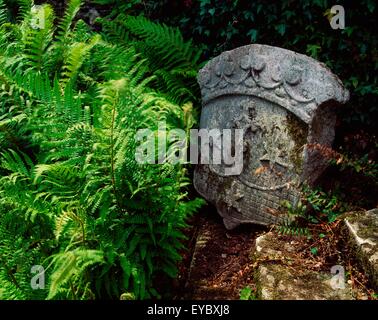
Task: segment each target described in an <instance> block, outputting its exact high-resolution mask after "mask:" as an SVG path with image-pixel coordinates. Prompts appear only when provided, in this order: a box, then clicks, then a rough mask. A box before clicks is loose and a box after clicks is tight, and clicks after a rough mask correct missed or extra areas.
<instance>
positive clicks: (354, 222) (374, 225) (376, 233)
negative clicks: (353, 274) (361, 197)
mask: <svg viewBox="0 0 378 320" xmlns="http://www.w3.org/2000/svg"><path fill="white" fill-rule="evenodd" d="M344 222H345V226H346V231H347V235H348V239H349V245H350V246H351V247H352V249H354V252H355V255H356V257H357V259H358V260H359V262H360V263H361V266H362V268H363V269H364V271H365V273H366V274H367V275H368V277H369V278H370V281H371V284H372V286H373V287H374V289H375V290H377V291H378V209H373V210H370V211H362V212H355V213H351V214H349V215H348V217H347V218H345V220H344Z"/></svg>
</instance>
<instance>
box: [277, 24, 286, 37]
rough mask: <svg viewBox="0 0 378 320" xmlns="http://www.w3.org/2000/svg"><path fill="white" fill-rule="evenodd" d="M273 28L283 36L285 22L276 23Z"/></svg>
mask: <svg viewBox="0 0 378 320" xmlns="http://www.w3.org/2000/svg"><path fill="white" fill-rule="evenodd" d="M275 29H276V30H277V31H278V33H279V34H280V35H281V36H283V35H284V34H285V31H286V24H284V23H281V24H279V25H277V26H276V27H275Z"/></svg>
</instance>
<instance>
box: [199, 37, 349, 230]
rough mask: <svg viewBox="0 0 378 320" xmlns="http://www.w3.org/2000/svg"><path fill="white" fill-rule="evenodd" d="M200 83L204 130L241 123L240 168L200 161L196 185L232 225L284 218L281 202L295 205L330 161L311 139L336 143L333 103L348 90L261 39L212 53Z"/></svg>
mask: <svg viewBox="0 0 378 320" xmlns="http://www.w3.org/2000/svg"><path fill="white" fill-rule="evenodd" d="M198 81H199V84H200V87H201V92H202V102H203V108H202V113H201V123H200V128H202V129H220V130H222V129H242V130H243V131H242V132H243V166H242V170H241V173H240V174H237V175H225V174H224V167H225V166H226V164H222V163H221V164H211V163H210V164H201V163H200V164H198V165H197V166H196V170H195V174H194V185H195V188H196V189H197V191H198V192H199V193H200V194H201V195H202V196H204V197H205V198H206V199H207V200H208V201H210V202H212V203H213V204H215V206H216V208H217V210H218V212H219V214H220V215H221V216H222V217H223V219H224V223H225V226H226V227H227V228H228V229H232V228H234V227H236V226H237V225H239V224H241V223H257V224H263V225H268V224H271V223H275V222H277V221H279V220H280V219H282V217H281V216H280V214H279V210H278V209H279V208H280V206H281V204H282V200H288V201H290V202H292V203H295V202H296V201H297V200H298V197H299V186H300V184H301V183H303V182H306V183H308V184H310V185H313V184H314V183H315V182H316V180H317V179H318V178H319V176H320V174H321V173H322V172H323V171H324V169H325V168H326V167H327V161H326V160H324V158H323V157H322V156H321V155H320V154H319V151H318V150H315V149H313V148H312V149H310V148H308V146H307V145H308V144H316V143H319V144H322V145H325V146H331V144H332V142H333V139H334V126H335V121H336V119H335V113H334V108H335V106H337V105H339V104H343V103H345V102H346V101H347V100H348V99H349V93H348V91H347V90H346V89H344V87H343V85H342V83H341V81H340V80H339V79H338V78H337V77H336V76H335V75H334V74H332V72H331V71H330V70H329V69H328V68H327V67H326V66H325V65H324V64H322V63H320V62H318V61H316V60H314V59H312V58H310V57H307V56H305V55H302V54H298V53H295V52H293V51H289V50H286V49H282V48H277V47H271V46H267V45H258V44H253V45H249V46H244V47H240V48H237V49H234V50H232V51H227V52H224V53H222V54H221V55H219V56H218V57H216V58H214V59H212V60H211V61H210V62H208V63H207V65H206V66H205V67H204V68H203V69H202V70H201V71H200V73H199V76H198ZM200 152H201V150H200Z"/></svg>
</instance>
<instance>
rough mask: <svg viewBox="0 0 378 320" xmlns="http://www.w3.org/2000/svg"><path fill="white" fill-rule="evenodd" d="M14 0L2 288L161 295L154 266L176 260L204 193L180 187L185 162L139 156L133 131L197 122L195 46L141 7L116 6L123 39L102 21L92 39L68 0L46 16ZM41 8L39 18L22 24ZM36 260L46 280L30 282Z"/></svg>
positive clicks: (4, 109) (4, 97)
mask: <svg viewBox="0 0 378 320" xmlns="http://www.w3.org/2000/svg"><path fill="white" fill-rule="evenodd" d="M19 3H21V4H22V5H21V7H20V8H19V12H20V15H19V17H18V19H17V21H18V22H16V23H8V22H6V23H5V24H4V21H7V20H4V18H3V17H6V16H7V14H6V13H4V12H5V11H3V10H5V7H4V5H3V2H0V19H1V20H0V21H1V23H2V25H1V27H0V40H1V42H0V101H1V103H0V147H1V150H0V152H1V154H0V259H1V262H2V263H1V264H0V287H1V288H2V289H3V290H2V291H0V297H1V298H4V299H46V298H47V299H96V298H113V299H114V298H115V299H119V298H120V297H121V296H124V295H127V296H130V297H132V298H135V299H145V298H149V297H158V296H159V293H157V292H156V290H155V289H154V280H155V277H156V275H157V274H158V273H159V274H161V273H162V272H163V273H166V274H167V275H168V276H170V277H173V276H175V274H176V273H177V268H176V264H177V261H178V260H179V259H180V255H179V254H178V252H179V251H180V250H182V247H183V246H182V239H183V238H184V234H183V231H182V230H183V228H185V227H186V222H185V221H186V219H187V218H188V217H189V216H190V215H192V214H193V213H194V212H195V211H197V210H198V208H199V207H200V206H201V205H202V203H203V201H202V200H200V199H194V200H193V199H190V198H189V197H188V195H187V190H186V188H187V185H188V183H189V182H188V177H187V168H185V167H184V166H183V165H181V164H177V165H173V164H170V163H169V162H166V163H164V164H162V165H140V164H138V163H137V162H136V160H135V158H134V154H135V151H136V148H137V142H136V141H135V138H134V137H135V134H136V132H137V130H138V129H141V128H150V129H151V130H152V131H154V132H155V134H158V125H157V119H158V120H160V121H166V123H167V127H168V128H176V127H180V128H182V129H184V130H186V132H188V131H189V129H190V128H191V127H192V126H193V125H194V123H195V120H196V117H197V115H196V113H195V109H194V108H193V107H192V103H190V102H189V100H190V99H193V100H194V99H195V98H196V96H197V95H196V93H195V92H196V91H195V89H193V88H194V85H193V83H195V74H196V69H197V62H198V57H197V54H196V52H195V49H192V48H191V44H190V42H185V41H184V40H183V39H182V36H181V35H180V34H179V33H178V31H177V30H174V29H171V28H168V27H166V26H158V25H156V24H152V23H150V22H148V21H147V20H145V19H143V18H131V17H129V18H127V21H126V20H125V24H124V23H122V22H121V21H120V19H121V17H119V18H118V19H117V24H118V25H122V28H123V30H124V31H123V32H122V33H121V34H123V35H125V37H129V38H130V39H132V41H129V42H128V41H123V42H122V43H120V42H119V41H118V42H117V41H113V40H112V41H111V42H109V41H106V39H109V37H107V36H106V30H105V29H106V28H104V30H105V31H104V34H105V37H104V39H105V40H103V38H102V37H101V36H100V35H99V34H98V33H96V32H94V31H91V30H90V29H89V28H88V27H87V26H86V25H85V24H84V22H82V21H79V22H77V23H76V26H75V27H73V23H72V21H73V20H74V17H75V15H76V13H77V12H78V10H79V8H80V5H81V1H78V0H72V1H70V2H69V3H68V6H67V9H66V11H65V14H64V17H63V18H62V20H61V21H60V22H59V24H58V26H57V27H55V25H54V13H53V11H52V9H51V7H50V6H49V5H42V6H41V7H34V9H33V10H32V8H33V3H32V2H31V1H26V0H25V1H20V2H19ZM41 12H43V13H44V15H45V17H47V21H46V25H45V28H32V27H31V24H30V22H31V21H34V19H35V18H36V17H35V15H38V14H39V13H41ZM109 24H110V23H109ZM126 24H127V26H126ZM143 30H150V31H148V32H151V35H148V34H147V33H146V31H143ZM117 34H118V33H116V35H117ZM152 34H154V35H155V36H157V35H158V34H160V35H161V37H162V40H163V41H164V42H166V45H165V46H164V45H162V44H161V43H160V42H157V41H155V40H154V39H153V36H152ZM113 39H115V37H114V38H113ZM125 39H126V38H124V40H125ZM151 52H153V53H154V54H155V55H154V56H152V53H151ZM157 57H159V59H160V64H161V65H160V66H159V63H157V61H155V60H156V59H157ZM162 65H164V66H162ZM176 80H177V81H176ZM181 101H185V102H186V103H185V104H181ZM178 102H180V103H178ZM21 260H22V261H23V263H20V261H21ZM4 261H5V262H4ZM37 264H42V265H43V266H44V268H45V275H46V289H45V290H32V289H31V288H30V268H31V266H33V265H37Z"/></svg>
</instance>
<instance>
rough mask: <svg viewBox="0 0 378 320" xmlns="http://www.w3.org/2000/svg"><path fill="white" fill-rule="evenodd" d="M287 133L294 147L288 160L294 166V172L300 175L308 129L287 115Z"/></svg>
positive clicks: (294, 117) (301, 122)
mask: <svg viewBox="0 0 378 320" xmlns="http://www.w3.org/2000/svg"><path fill="white" fill-rule="evenodd" d="M286 122H287V131H288V133H289V135H290V137H291V139H293V141H294V143H295V145H294V149H293V150H292V151H291V153H290V154H289V159H290V161H291V162H292V163H293V165H294V171H295V172H296V173H297V174H300V173H301V171H302V164H303V155H302V151H303V146H304V145H305V144H306V142H307V135H308V127H307V125H306V124H305V123H304V122H303V121H301V120H300V119H298V118H297V117H296V116H294V115H293V114H291V113H289V114H288V115H287V117H286Z"/></svg>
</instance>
